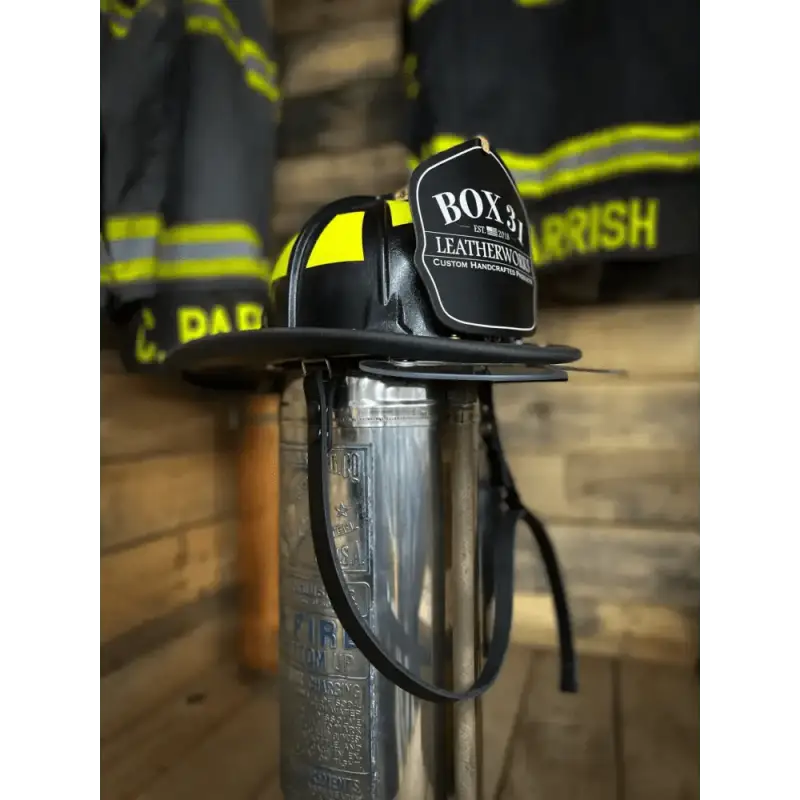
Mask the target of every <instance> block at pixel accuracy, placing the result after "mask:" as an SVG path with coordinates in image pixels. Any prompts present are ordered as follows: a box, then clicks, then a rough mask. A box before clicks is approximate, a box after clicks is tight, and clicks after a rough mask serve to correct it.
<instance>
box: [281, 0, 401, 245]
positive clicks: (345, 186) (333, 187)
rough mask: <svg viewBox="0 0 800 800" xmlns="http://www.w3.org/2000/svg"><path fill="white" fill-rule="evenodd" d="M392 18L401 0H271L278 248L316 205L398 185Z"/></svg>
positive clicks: (396, 40)
mask: <svg viewBox="0 0 800 800" xmlns="http://www.w3.org/2000/svg"><path fill="white" fill-rule="evenodd" d="M400 19H401V17H400V2H399V0H335V1H334V2H330V0H296V1H291V2H289V1H287V0H277V2H276V5H275V28H276V33H277V44H278V51H279V55H280V62H281V71H282V76H283V78H282V90H283V96H284V105H283V111H282V117H281V128H280V131H279V137H278V149H279V160H278V166H277V169H276V174H275V218H274V220H273V229H274V233H275V245H276V247H280V246H281V245H283V244H284V243H285V242H286V241H287V240H288V239H289V238H290V237H291V236H292V235H293V234H294V233H296V232H297V228H298V227H299V226H300V225H301V224H302V223H303V222H304V221H305V220H306V219H307V218H308V216H309V215H310V214H311V213H313V212H314V211H315V210H316V209H317V208H319V206H321V205H323V204H324V203H327V202H329V201H331V200H335V199H337V198H339V197H344V196H346V195H349V194H360V193H365V192H366V193H370V194H372V193H381V192H391V191H394V190H395V189H398V188H400V186H402V185H403V184H404V183H405V181H406V177H407V170H406V157H405V151H404V149H403V147H402V146H401V145H400V144H399V143H398V140H399V138H400V133H401V130H402V128H401V126H402V125H403V116H402V111H403V97H404V95H403V83H402V78H401V70H400V66H401V53H400Z"/></svg>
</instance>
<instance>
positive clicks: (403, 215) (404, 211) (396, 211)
mask: <svg viewBox="0 0 800 800" xmlns="http://www.w3.org/2000/svg"><path fill="white" fill-rule="evenodd" d="M387 205H388V206H389V214H390V216H391V219H392V227H393V228H396V227H397V226H398V225H408V224H409V223H410V222H411V221H412V220H411V206H410V205H409V202H408V200H389V201H388V202H387Z"/></svg>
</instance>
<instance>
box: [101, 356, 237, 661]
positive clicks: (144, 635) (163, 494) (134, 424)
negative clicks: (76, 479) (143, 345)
mask: <svg viewBox="0 0 800 800" xmlns="http://www.w3.org/2000/svg"><path fill="white" fill-rule="evenodd" d="M228 406H229V401H228V402H225V401H222V400H220V399H219V398H217V397H215V396H212V395H211V394H210V393H204V392H201V391H199V390H192V389H189V388H188V387H186V388H184V387H179V386H173V385H170V384H168V383H167V382H166V381H159V380H157V379H149V378H144V377H139V376H133V375H127V374H124V372H123V371H122V368H121V365H120V363H119V360H118V359H117V357H116V355H115V354H114V353H112V352H101V419H100V454H101V455H100V461H101V485H100V525H101V534H100V580H101V595H102V602H101V620H100V632H101V648H100V661H101V673H102V674H108V673H110V672H113V671H115V670H118V669H121V668H122V667H124V666H125V665H126V664H127V663H129V662H130V661H132V660H134V659H137V658H139V657H140V656H142V655H144V654H145V653H147V652H149V651H151V650H153V649H154V648H157V647H159V646H161V645H163V644H165V643H166V642H167V641H168V640H169V639H171V638H173V637H175V636H182V635H186V634H187V633H188V632H190V631H191V630H192V629H194V628H195V627H196V626H198V625H200V624H202V623H204V622H205V621H207V620H208V619H211V618H212V617H213V616H214V615H216V614H217V613H218V612H219V610H220V608H223V607H225V605H226V602H227V598H228V596H229V595H230V591H229V590H230V588H231V587H232V586H233V582H234V576H235V563H234V559H235V552H236V486H235V464H236V462H235V459H236V449H235V437H234V436H233V435H232V433H231V432H230V430H229V429H230V425H229V420H228V413H229V408H228Z"/></svg>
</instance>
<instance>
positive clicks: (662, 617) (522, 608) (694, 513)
mask: <svg viewBox="0 0 800 800" xmlns="http://www.w3.org/2000/svg"><path fill="white" fill-rule="evenodd" d="M699 319H700V313H699V305H697V304H695V303H672V304H667V303H662V304H656V305H652V306H622V307H618V308H613V307H608V308H571V309H548V310H546V311H545V312H543V314H542V321H541V327H540V330H539V332H538V333H537V337H536V338H537V340H540V341H547V342H561V343H565V344H571V345H574V346H576V347H579V348H581V349H582V350H583V352H584V360H583V362H582V363H583V364H584V365H585V366H587V367H605V368H616V369H621V370H625V371H626V374H625V376H623V377H619V376H599V375H590V374H579V373H574V374H573V375H571V376H570V380H569V382H568V383H566V384H551V385H549V386H535V387H531V386H528V387H526V386H518V387H502V388H500V389H499V390H498V392H497V402H498V415H499V417H500V421H501V429H502V434H503V437H504V441H505V443H506V448H507V451H508V457H509V461H510V463H511V467H512V469H513V471H514V475H515V478H516V480H517V484H518V487H519V489H520V491H521V493H522V495H523V497H524V499H525V501H526V502H527V503H529V504H530V506H531V507H532V508H533V509H534V510H535V511H536V512H537V513H539V514H540V515H541V516H542V517H543V518H544V520H545V521H546V523H547V524H548V528H549V530H550V532H551V534H552V536H553V539H554V541H555V543H556V546H557V548H558V552H559V557H560V559H561V562H562V566H563V567H564V570H565V573H566V578H567V581H568V589H569V592H570V595H571V598H572V601H573V602H572V606H573V613H574V616H575V624H576V631H577V635H578V638H579V645H580V646H581V648H582V649H583V650H584V651H589V652H597V653H603V654H609V655H614V654H618V655H628V656H636V657H640V658H650V659H655V660H661V661H690V660H691V659H693V658H694V657H695V654H696V651H697V637H698V633H697V628H698V616H699V615H698V607H699V599H700V590H699V583H700V563H699V562H700V558H699V553H700V534H699V531H700V520H699V517H700V480H699V461H700V459H699V451H700V429H699V413H700V359H699V339H700V335H699ZM523 536H524V533H522V532H521V533H520V538H519V539H518V552H519V556H518V559H517V590H518V592H519V595H518V597H517V612H516V632H517V637H518V638H519V639H522V640H526V641H529V642H530V643H532V644H543V643H547V642H548V641H549V642H553V641H554V630H553V625H552V610H551V607H550V600H549V598H548V597H547V594H546V592H547V584H546V579H545V577H544V575H543V572H542V570H541V566H540V563H539V559H538V554H537V553H536V551H535V546H534V545H533V543H532V542H531V541H530V540H529V539H528V538H522V537H523Z"/></svg>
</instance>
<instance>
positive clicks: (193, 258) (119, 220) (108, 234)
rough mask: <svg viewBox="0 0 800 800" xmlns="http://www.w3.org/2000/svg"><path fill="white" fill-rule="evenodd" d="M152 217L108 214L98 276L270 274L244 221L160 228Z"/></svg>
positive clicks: (125, 280)
mask: <svg viewBox="0 0 800 800" xmlns="http://www.w3.org/2000/svg"><path fill="white" fill-rule="evenodd" d="M162 225H163V223H162V221H161V219H160V218H159V217H157V216H153V215H131V216H129V217H113V218H111V219H109V220H107V222H106V230H105V243H104V244H105V247H101V251H100V263H101V280H103V277H102V276H103V275H105V276H106V280H108V281H109V282H114V281H116V282H118V283H133V282H136V281H147V280H190V279H194V278H259V279H261V280H267V278H268V277H269V262H268V261H267V260H266V259H265V258H264V256H263V247H262V244H261V239H260V237H259V235H258V233H257V232H256V230H255V229H254V228H253V227H252V226H251V225H248V224H246V223H239V222H203V223H196V224H182V225H174V226H172V227H169V228H162Z"/></svg>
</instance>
